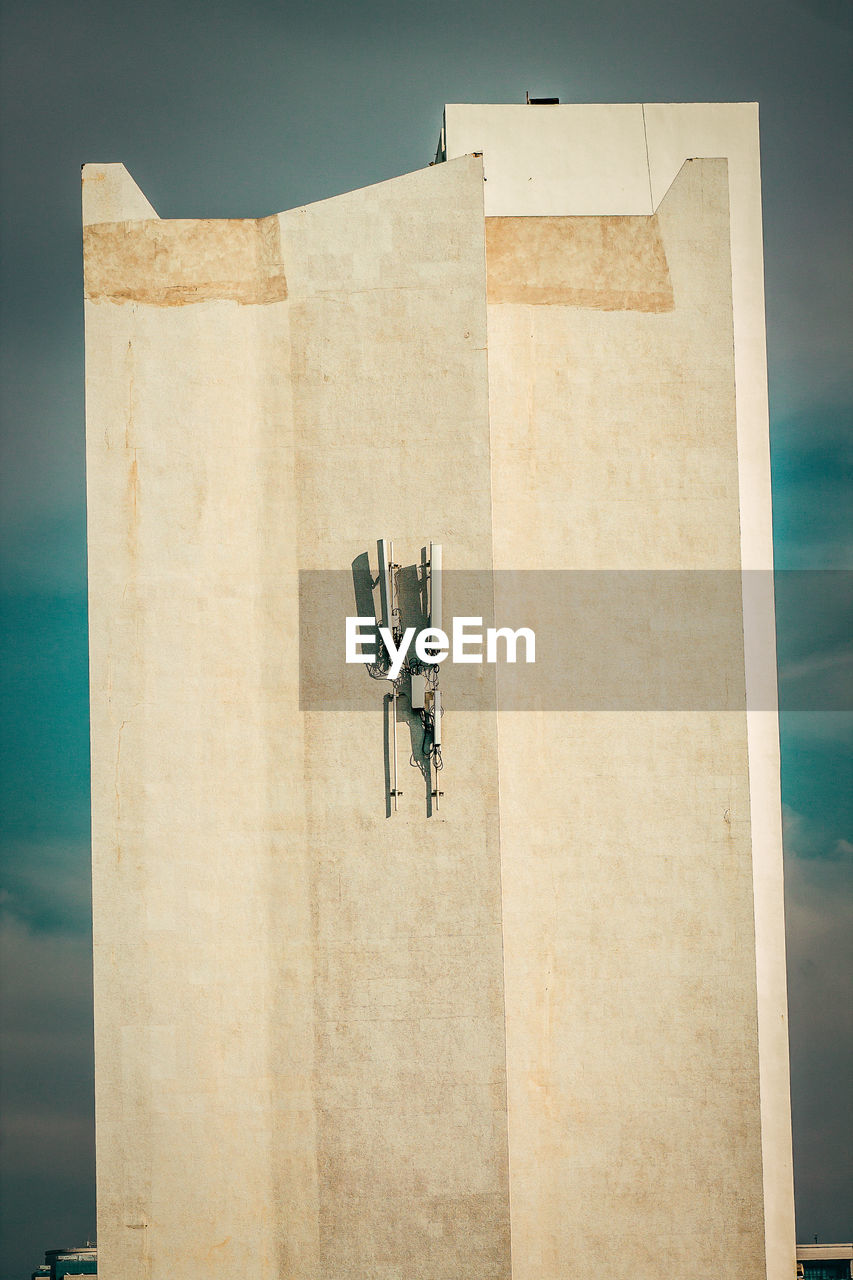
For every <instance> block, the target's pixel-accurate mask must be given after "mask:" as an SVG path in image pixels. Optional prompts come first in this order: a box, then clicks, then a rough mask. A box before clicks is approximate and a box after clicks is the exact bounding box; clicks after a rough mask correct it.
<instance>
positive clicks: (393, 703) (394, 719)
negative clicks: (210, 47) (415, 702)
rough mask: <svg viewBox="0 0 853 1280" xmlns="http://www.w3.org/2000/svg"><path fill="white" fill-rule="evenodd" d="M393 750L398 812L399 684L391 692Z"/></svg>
mask: <svg viewBox="0 0 853 1280" xmlns="http://www.w3.org/2000/svg"><path fill="white" fill-rule="evenodd" d="M391 726H392V731H391V751H392V755H393V760H394V768H393V771H392V774H393V778H394V786H393V790H392V791H391V795H392V796H393V797H394V812H395V813H396V812H397V797H398V796H399V794H400V792H399V790H398V788H397V686H396V685H394V692H393V693H392V694H391Z"/></svg>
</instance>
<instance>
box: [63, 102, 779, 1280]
mask: <svg viewBox="0 0 853 1280" xmlns="http://www.w3.org/2000/svg"><path fill="white" fill-rule="evenodd" d="M83 209H84V235H85V280H86V359H87V383H86V396H87V411H86V412H87V441H88V444H87V458H88V492H89V573H90V625H91V641H90V643H91V711H92V793H93V795H92V798H93V884H94V929H95V939H94V941H95V1037H96V1104H97V1165H98V1256H99V1268H100V1274H101V1275H102V1276H103V1278H104V1280H136V1278H137V1277H139V1278H142V1277H145V1278H146V1280H149V1278H150V1280H162V1278H165V1277H171V1278H173V1280H174V1278H180V1280H196V1278H198V1280H201V1277H204V1278H205V1280H208V1278H209V1277H211V1276H221V1277H228V1278H229V1280H230V1278H231V1277H234V1276H237V1275H240V1276H244V1275H251V1276H253V1277H258V1278H259V1280H260V1278H264V1280H272V1278H273V1277H275V1278H276V1280H285V1278H286V1280H368V1278H369V1280H509V1278H510V1277H511V1278H512V1280H567V1277H573V1276H588V1275H607V1276H610V1277H613V1278H614V1280H629V1278H630V1280H646V1278H649V1280H650V1278H651V1277H658V1276H679V1277H688V1278H690V1280H704V1278H705V1277H707V1278H708V1280H710V1278H711V1277H713V1278H714V1280H723V1278H727V1280H735V1278H737V1280H744V1278H748V1280H759V1277H767V1278H768V1280H783V1278H784V1280H788V1278H789V1277H791V1276H793V1275H794V1272H795V1243H794V1224H793V1195H792V1175H791V1140H790V1115H789V1097H788V1065H787V1063H788V1059H787V1027H786V993H785V959H784V927H783V905H782V860H781V830H780V804H779V759H778V726H777V715H776V712H775V650H774V629H773V595H772V581H771V575H770V573H769V570H770V569H771V568H772V551H771V517H770V471H769V453H768V427H767V388H766V367H765V348H764V302H763V277H762V236H761V207H760V188H759V161H758V133H757V110H756V107H755V106H754V105H752V104H713V105H700V104H688V105H639V104H638V105H620V106H559V105H547V106H545V105H535V104H534V105H524V106H459V105H457V106H448V107H447V108H446V111H445V118H444V125H443V128H442V136H441V142H440V145H439V152H438V155H437V157H436V163H434V164H432V165H430V166H429V167H427V168H425V169H423V170H421V171H419V172H416V173H412V174H408V175H406V176H404V177H400V178H396V179H393V180H391V181H388V182H384V183H381V184H379V185H378V186H374V187H370V188H367V189H364V190H359V191H354V192H350V193H348V194H346V195H342V196H339V197H336V198H334V199H330V200H325V201H322V202H320V203H318V204H314V205H310V206H307V207H304V208H298V209H293V210H290V211H288V212H286V213H282V214H279V215H277V216H273V217H266V218H262V219H258V220H253V219H245V220H233V221H207V220H177V221H173V220H169V221H165V220H161V219H159V218H158V216H157V214H156V213H155V211H154V209H153V208H152V207H151V205H150V204H149V203H148V201H147V199H146V198H145V196H144V195H143V194H142V192H141V191H140V190H139V189H138V188H137V187H136V186H135V184H134V182H133V180H132V179H131V177H130V175H129V174H128V173H127V172H126V170H125V169H124V168H123V167H122V166H121V165H119V164H105V165H98V164H92V165H87V166H86V167H85V169H84V173H83ZM378 538H391V539H394V553H393V559H394V560H395V561H396V562H397V563H399V564H400V565H401V566H403V570H401V574H400V579H401V581H402V579H403V578H404V577H405V574H406V573H409V575H410V578H411V580H412V582H414V583H415V588H416V590H417V589H418V588H417V584H418V583H419V582H421V580H422V578H423V575H424V574H427V575H429V574H430V573H432V572H433V571H434V565H432V566H430V567H429V568H427V566H425V565H424V564H423V563H422V562H423V560H424V553H423V552H422V548H423V547H425V546H428V544H429V540H430V539H432V540H435V541H436V542H438V543H441V544H442V547H443V557H444V567H445V571H446V574H447V575H448V576H449V574H450V573H451V571H460V572H461V571H474V576H475V577H477V576H478V575H479V579H478V580H479V581H481V582H482V581H488V582H489V583H490V584H491V586H490V588H489V589H490V590H491V592H492V597H493V603H494V613H495V616H496V617H499V618H502V617H504V616H505V614H506V612H507V610H508V609H509V608H510V605H511V603H512V602H511V600H510V597H512V598H513V600H514V602H515V604H516V605H517V602H518V599H519V598H524V599H525V600H526V601H527V604H528V605H529V607H530V609H531V611H532V613H533V614H536V615H537V616H536V634H537V641H538V643H539V644H540V647H544V648H547V643H546V639H547V633H548V628H549V625H551V633H552V639H553V633H554V629H555V626H557V629H558V631H559V637H560V645H561V646H563V648H562V649H561V652H562V653H563V655H564V659H565V660H564V661H563V663H562V666H563V667H564V668H569V669H572V668H573V664H574V662H575V660H576V659H578V661H579V655H578V654H577V653H576V652H575V650H574V649H573V644H574V643H575V640H574V637H575V631H574V628H573V627H571V626H570V627H566V626H565V625H564V624H563V623H560V624H559V625H557V624H556V623H554V619H553V618H552V617H551V615H550V613H549V610H550V609H551V606H552V604H553V603H554V599H555V593H554V591H553V590H551V588H549V589H548V590H547V591H546V592H545V593H544V595H543V593H542V592H539V594H537V591H536V590H532V589H531V590H528V589H527V587H524V588H523V589H522V590H521V596H520V597H519V595H518V591H519V587H518V582H519V575H522V574H529V573H530V572H531V571H532V572H533V573H534V574H541V573H542V571H548V578H549V581H558V580H560V581H562V580H563V578H561V577H560V575H568V576H570V577H571V580H572V581H573V582H575V583H577V582H578V581H579V580H582V581H583V582H584V583H588V584H590V586H589V590H590V591H591V592H592V598H593V599H594V598H596V597H597V596H598V595H599V594H600V593H602V592H603V593H604V594H606V593H607V591H608V590H609V589H610V588H609V587H608V586H606V584H608V583H612V582H613V581H618V582H620V583H621V582H628V581H629V580H630V581H631V582H635V583H636V581H637V580H638V578H637V575H640V580H642V581H646V580H647V579H645V578H643V577H642V575H649V577H648V581H651V580H652V579H655V580H656V581H658V580H659V579H661V578H664V579H665V580H666V581H667V582H669V581H673V582H676V583H678V582H680V583H681V584H682V586H683V585H684V584H685V583H690V582H692V581H693V579H694V578H696V579H698V580H701V581H702V582H709V581H711V580H714V581H717V579H716V577H715V575H722V578H720V581H722V582H723V583H724V584H725V583H730V582H732V581H734V582H735V583H736V595H735V596H734V597H732V598H729V600H728V606H727V607H726V608H725V609H724V610H723V614H722V617H723V621H722V622H721V623H720V624H719V625H717V626H716V627H715V629H714V632H713V643H712V645H711V648H710V649H708V650H707V651H706V650H705V649H703V648H702V642H700V641H699V640H697V637H696V635H695V634H694V632H693V630H692V629H691V626H690V625H687V624H686V623H685V622H684V610H685V608H686V606H685V596H684V593H683V592H682V591H681V588H679V589H678V590H676V591H675V593H674V595H673V596H672V598H671V599H669V603H668V604H667V605H666V607H665V608H663V609H662V612H659V613H658V614H656V615H655V617H654V618H652V619H651V621H650V620H649V618H645V619H644V621H643V625H642V627H641V626H640V625H639V623H638V626H637V631H638V637H637V644H639V645H640V646H641V647H642V643H646V644H647V648H646V651H645V653H646V657H645V658H643V659H642V660H640V659H637V661H638V663H639V666H638V668H637V670H634V671H633V672H632V671H628V672H626V674H627V676H628V677H630V678H633V679H634V681H635V686H637V687H635V690H634V694H635V696H634V697H633V698H629V699H628V701H627V703H619V702H618V700H617V701H616V702H613V703H609V702H608V701H607V699H606V698H604V697H598V696H597V694H596V686H597V677H596V678H592V677H590V678H589V679H588V680H586V682H585V683H586V685H587V688H586V689H585V690H584V691H583V692H585V693H586V694H587V695H590V696H586V697H583V696H580V695H578V696H577V697H576V698H575V699H574V700H572V699H571V698H568V697H563V696H560V697H558V696H556V695H555V697H554V698H553V699H552V700H550V701H549V700H548V698H547V697H545V696H544V695H542V694H541V689H540V694H538V695H537V696H536V697H533V698H531V700H530V704H529V705H524V704H523V698H522V700H521V701H519V699H518V698H515V700H513V697H510V694H509V689H510V685H509V684H508V683H507V680H508V679H509V675H508V672H507V670H506V669H504V670H502V669H501V668H499V667H496V668H487V667H485V666H484V667H483V668H481V669H479V674H478V675H477V680H476V681H475V684H476V686H477V697H476V698H474V699H473V701H471V702H470V705H468V706H467V707H463V705H462V699H461V696H460V699H459V701H458V704H455V703H454V695H453V675H452V672H451V670H450V669H449V667H448V669H447V672H446V674H445V670H444V668H443V669H442V675H441V679H442V681H444V682H445V683H446V692H445V695H444V703H445V711H446V714H445V716H444V719H443V721H441V731H442V750H443V752H444V765H445V767H444V769H443V771H442V773H441V775H440V778H441V783H440V785H438V782H437V775H436V774H435V772H434V771H433V770H432V768H431V766H430V763H429V761H427V765H426V767H424V768H423V769H421V770H420V771H419V770H409V768H408V761H409V755H410V751H411V753H412V758H413V759H415V762H416V763H418V760H417V759H416V756H417V750H418V744H417V742H416V741H415V738H414V736H412V739H411V741H410V735H409V732H408V730H409V729H410V728H411V726H412V723H413V714H412V711H411V708H410V707H408V705H407V704H406V699H405V697H404V696H401V698H400V699H399V703H398V701H397V700H396V699H395V700H394V703H393V708H392V712H391V714H392V715H394V716H395V717H396V718H395V719H394V720H393V723H390V724H389V715H388V714H387V704H388V702H389V699H387V698H384V697H383V692H382V687H381V686H380V687H377V686H376V685H374V684H372V683H371V682H370V680H369V679H368V678H367V673H366V672H365V670H364V668H363V667H353V666H350V667H345V665H344V661H343V654H344V641H343V637H344V626H343V618H342V617H341V619H340V633H339V639H340V643H339V647H337V646H338V638H337V635H336V637H335V641H334V645H331V644H330V643H329V642H328V635H326V637H325V638H326V643H325V647H324V644H323V643H321V638H320V637H319V636H318V634H317V632H318V629H319V628H318V627H317V626H316V625H315V623H316V617H317V616H319V615H315V614H314V613H312V607H310V601H308V603H306V600H307V597H306V595H305V582H306V581H307V580H309V579H310V578H311V575H312V574H314V575H316V574H326V575H328V579H329V581H340V580H343V581H345V582H349V583H350V584H352V583H353V580H354V579H353V572H354V573H355V589H356V595H357V594H358V581H359V578H358V574H359V572H361V575H362V576H361V582H362V587H361V590H362V601H363V599H364V596H365V593H366V597H367V601H368V607H369V604H370V600H371V598H372V592H373V590H374V586H375V577H376V576H377V575H378V571H379V566H378V565H377V561H376V552H375V549H376V545H377V539H378ZM351 566H355V570H354V571H353V569H352V568H351ZM359 566H361V568H360V569H359ZM419 566H420V567H419ZM742 571H749V572H748V574H744V577H743V581H744V582H746V580H747V577H748V578H749V581H750V583H751V585H750V587H749V589H746V588H744V589H743V591H741V573H742ZM341 575H342V578H341ZM554 575H556V577H554ZM620 575H622V576H620ZM667 575H674V577H669V576H667ZM542 580H543V579H539V581H542ZM565 580H566V581H568V580H569V577H566V578H565ZM460 581H461V579H460ZM523 581H524V582H525V583H527V582H528V581H529V579H528V578H527V577H525V578H524V579H523ZM430 585H432V584H431V583H430ZM690 590H691V588H690V587H689V586H687V587H685V588H684V591H686V592H687V594H689V592H690ZM715 590H716V588H715ZM719 590H721V591H723V593H724V594H725V592H726V591H727V590H728V588H727V587H726V586H725V585H723V586H722V587H720V588H719ZM459 591H460V592H461V594H460V595H459V600H458V601H457V603H458V604H459V606H460V607H457V608H456V611H455V612H456V613H469V614H474V615H476V614H481V613H483V610H482V609H481V608H479V607H466V603H467V602H466V598H465V594H464V591H462V589H461V588H460V589H459ZM620 591H621V587H620ZM513 593H515V595H513ZM525 593H526V594H525ZM557 594H558V595H559V591H558V592H557ZM629 594H630V591H629ZM665 594H666V592H665V591H664V595H665ZM732 599H733V600H734V603H732ZM364 607H365V606H364V604H363V603H362V605H361V608H358V607H356V604H355V603H352V604H350V606H349V609H348V612H349V613H351V614H356V613H360V612H363V609H364ZM638 607H639V606H638ZM342 608H343V609H344V612H346V611H347V610H346V608H345V607H344V606H342ZM450 611H451V609H450V601H449V599H448V601H447V602H446V603H445V619H446V620H447V619H449V614H450ZM687 612H689V610H687ZM555 616H556V615H555ZM577 619H578V626H579V627H580V626H581V615H580V612H579V613H578V615H577ZM526 621H527V619H524V618H520V617H514V618H513V625H514V626H519V625H521V624H522V623H524V622H526ZM532 625H533V624H532V623H531V626H532ZM593 631H594V629H593ZM640 631H642V632H643V635H642V636H640V635H639V632H640ZM643 637H645V640H644V639H643ZM613 642H614V639H613V636H612V635H610V634H609V633H605V632H604V631H602V630H601V629H599V634H598V635H597V639H594V641H593V643H591V644H589V645H587V646H586V648H587V649H588V650H596V649H597V650H599V651H600V652H601V653H604V652H606V651H608V650H609V648H610V647H612V644H613ZM558 647H559V646H558ZM315 648H316V653H317V655H318V662H319V655H320V653H321V650H322V651H323V653H324V654H325V655H326V656H328V654H329V653H334V654H337V655H338V659H337V660H338V662H339V667H338V668H337V669H335V670H332V669H331V668H330V667H329V664H328V663H326V666H322V664H320V666H317V667H315V666H314V665H313V662H312V654H313V653H314V651H315ZM632 652H633V651H632ZM697 653H701V654H702V657H701V660H698V659H697V656H696V655H697ZM306 655H307V658H306ZM621 661H622V660H621V659H620V662H621ZM646 661H647V662H648V663H649V664H650V665H649V670H650V671H651V669H652V667H654V668H655V670H657V671H659V672H660V671H663V672H664V673H666V672H668V671H670V670H678V671H679V672H680V673H682V676H683V678H684V679H685V680H686V688H687V693H686V694H685V693H684V692H683V691H682V695H681V696H679V697H677V698H675V699H673V700H670V701H666V700H661V701H660V702H656V701H655V700H654V698H652V699H651V700H649V701H646V702H644V701H643V698H642V697H637V696H636V694H637V688H639V690H640V692H642V689H643V688H644V687H645V676H644V675H643V672H644V671H645V667H644V666H643V662H646ZM332 665H333V666H334V664H332ZM628 665H629V666H630V663H629V664H628ZM321 666H322V672H321ZM330 671H331V674H330ZM709 671H710V672H711V673H712V683H713V682H714V681H716V686H719V689H721V690H723V693H722V694H719V696H717V695H716V694H715V696H714V697H711V698H709V697H707V696H705V694H704V693H703V694H701V695H700V694H699V693H697V694H696V696H695V697H694V698H691V697H690V696H689V691H690V687H691V681H692V680H693V679H694V678H695V679H696V680H698V681H700V682H701V680H703V679H705V678H706V677H707V675H708V672H709ZM380 674H381V672H380ZM529 674H530V678H531V679H533V671H532V669H531V671H530V673H529ZM525 678H526V674H525V672H524V670H523V669H516V672H515V674H514V675H513V679H514V680H515V681H516V686H514V687H523V680H524V679H525ZM335 681H337V683H336V684H335ZM478 682H479V683H478ZM589 686H592V689H591V690H590V688H589ZM716 686H715V687H716ZM385 687H388V686H385ZM352 690H357V692H353V693H352V696H349V692H348V691H352ZM718 692H719V690H718ZM398 729H399V735H398ZM421 763H423V762H422V761H421ZM432 763H433V764H434V763H435V756H434V753H433V756H432ZM397 770H399V779H400V781H399V783H398V785H397V786H394V785H393V778H394V776H395V773H396V771H397ZM392 791H402V795H400V796H394V797H393V798H394V801H395V802H396V803H395V804H392V803H391V793H392ZM433 791H435V792H439V793H440V794H439V795H435V796H433V795H432V792H433ZM439 800H440V804H439V803H438V801H439Z"/></svg>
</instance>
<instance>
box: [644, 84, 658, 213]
mask: <svg viewBox="0 0 853 1280" xmlns="http://www.w3.org/2000/svg"><path fill="white" fill-rule="evenodd" d="M640 110H641V111H642V113H643V143H644V145H645V148H646V173H647V175H648V179H649V213H650V214H652V213H654V211H655V198H654V196H653V195H652V166H651V165H650V164H649V135H648V133H647V132H646V104H645V102H641V103H640Z"/></svg>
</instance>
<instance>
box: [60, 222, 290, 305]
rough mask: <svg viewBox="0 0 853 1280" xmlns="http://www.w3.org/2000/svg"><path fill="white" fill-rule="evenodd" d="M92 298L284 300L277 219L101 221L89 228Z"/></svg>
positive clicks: (85, 239) (87, 274)
mask: <svg viewBox="0 0 853 1280" xmlns="http://www.w3.org/2000/svg"><path fill="white" fill-rule="evenodd" d="M83 258H84V264H85V284H86V297H87V299H88V300H89V301H92V302H96V301H100V300H106V301H109V302H118V303H122V302H147V303H150V304H152V305H153V306H157V307H183V306H186V305H188V304H189V303H193V302H209V301H211V300H215V299H221V300H228V301H232V302H239V303H243V304H249V305H251V304H263V303H269V302H281V301H282V300H283V299H285V298H286V297H287V281H286V279H285V273H284V263H283V261H282V256H281V240H280V236H279V227H278V218H277V217H275V216H273V217H270V218H246V219H236V218H235V219H193V220H182V219H177V220H174V221H161V220H159V219H154V218H152V219H149V220H146V221H142V222H102V223H96V224H95V225H93V226H89V227H85V228H84V230H83Z"/></svg>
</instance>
